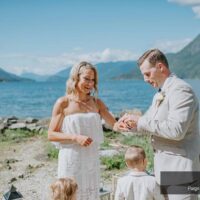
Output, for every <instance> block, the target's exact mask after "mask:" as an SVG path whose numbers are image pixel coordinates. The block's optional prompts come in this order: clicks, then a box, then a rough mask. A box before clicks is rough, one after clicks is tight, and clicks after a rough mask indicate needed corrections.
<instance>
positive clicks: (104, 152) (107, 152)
mask: <svg viewBox="0 0 200 200" xmlns="http://www.w3.org/2000/svg"><path fill="white" fill-rule="evenodd" d="M99 154H100V157H113V156H115V155H119V154H120V153H119V152H118V151H117V150H114V149H110V150H101V151H100V153H99Z"/></svg>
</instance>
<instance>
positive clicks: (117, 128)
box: [113, 122, 129, 132]
mask: <svg viewBox="0 0 200 200" xmlns="http://www.w3.org/2000/svg"><path fill="white" fill-rule="evenodd" d="M113 130H114V131H116V132H118V131H119V132H121V131H129V129H128V127H127V125H126V124H125V123H124V122H116V123H115V124H114V126H113Z"/></svg>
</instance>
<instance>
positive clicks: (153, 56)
mask: <svg viewBox="0 0 200 200" xmlns="http://www.w3.org/2000/svg"><path fill="white" fill-rule="evenodd" d="M147 59H148V61H149V63H150V64H152V65H153V66H155V65H156V63H157V62H161V63H163V64H164V65H165V66H166V67H167V68H169V64H168V61H167V58H166V56H165V54H164V53H163V52H162V51H160V50H159V49H150V50H148V51H146V52H145V53H144V54H143V55H142V56H141V57H140V58H139V59H138V62H137V64H138V66H141V65H142V63H143V62H144V61H145V60H147Z"/></svg>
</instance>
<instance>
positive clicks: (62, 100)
mask: <svg viewBox="0 0 200 200" xmlns="http://www.w3.org/2000/svg"><path fill="white" fill-rule="evenodd" d="M68 103H69V99H68V97H67V96H63V97H59V98H58V99H57V100H56V102H55V104H54V108H53V114H54V115H57V114H60V113H62V112H63V110H64V109H65V108H66V107H67V106H68Z"/></svg>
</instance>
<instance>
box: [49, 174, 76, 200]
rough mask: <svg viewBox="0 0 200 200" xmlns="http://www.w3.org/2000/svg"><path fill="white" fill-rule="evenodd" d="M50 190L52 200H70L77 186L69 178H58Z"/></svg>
mask: <svg viewBox="0 0 200 200" xmlns="http://www.w3.org/2000/svg"><path fill="white" fill-rule="evenodd" d="M50 188H51V190H52V200H72V199H73V197H74V195H75V194H76V191H77V189H78V185H77V183H76V182H75V180H73V179H71V178H60V179H58V180H57V181H55V182H54V183H53V184H51V186H50Z"/></svg>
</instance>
